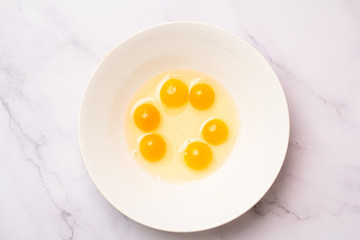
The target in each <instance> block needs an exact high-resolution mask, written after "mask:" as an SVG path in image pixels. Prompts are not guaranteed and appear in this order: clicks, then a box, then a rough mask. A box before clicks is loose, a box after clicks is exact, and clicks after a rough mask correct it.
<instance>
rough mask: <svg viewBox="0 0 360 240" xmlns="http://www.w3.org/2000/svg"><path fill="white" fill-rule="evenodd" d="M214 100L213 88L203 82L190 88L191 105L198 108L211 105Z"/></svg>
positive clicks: (203, 108)
mask: <svg viewBox="0 0 360 240" xmlns="http://www.w3.org/2000/svg"><path fill="white" fill-rule="evenodd" d="M214 100H215V93H214V90H213V89H212V88H211V87H210V86H209V85H207V84H205V83H199V84H196V85H195V86H193V87H192V88H191V90H190V95H189V101H190V103H191V105H192V106H193V107H194V108H196V109H199V110H205V109H208V108H209V107H211V106H212V105H213V103H214Z"/></svg>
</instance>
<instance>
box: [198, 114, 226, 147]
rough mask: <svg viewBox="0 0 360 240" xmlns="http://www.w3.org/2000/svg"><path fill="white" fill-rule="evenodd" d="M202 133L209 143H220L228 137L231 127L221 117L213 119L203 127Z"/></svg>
mask: <svg viewBox="0 0 360 240" xmlns="http://www.w3.org/2000/svg"><path fill="white" fill-rule="evenodd" d="M202 135H203V138H204V139H205V141H207V142H208V143H210V144H213V145H220V144H222V143H224V142H225V141H226V139H227V138H228V135H229V129H228V127H227V125H226V123H225V122H224V121H222V120H220V119H212V120H210V121H208V122H207V123H206V124H205V126H204V127H203V129H202Z"/></svg>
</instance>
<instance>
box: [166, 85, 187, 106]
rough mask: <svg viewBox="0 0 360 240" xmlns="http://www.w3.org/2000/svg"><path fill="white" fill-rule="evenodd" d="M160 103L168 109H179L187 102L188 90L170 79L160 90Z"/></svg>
mask: <svg viewBox="0 0 360 240" xmlns="http://www.w3.org/2000/svg"><path fill="white" fill-rule="evenodd" d="M160 98H161V101H162V102H163V103H164V104H165V105H166V106H168V107H180V106H182V105H184V104H185V103H186V102H187V99H188V88H187V86H186V85H185V83H183V82H182V81H180V80H178V79H170V80H168V81H166V82H165V83H164V85H163V86H162V87H161V90H160Z"/></svg>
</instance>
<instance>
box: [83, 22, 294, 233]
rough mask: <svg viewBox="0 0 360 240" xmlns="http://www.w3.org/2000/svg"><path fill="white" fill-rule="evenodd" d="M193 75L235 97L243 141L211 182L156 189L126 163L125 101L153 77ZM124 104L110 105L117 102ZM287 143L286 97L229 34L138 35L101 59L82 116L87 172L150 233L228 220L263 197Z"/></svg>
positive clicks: (266, 68) (170, 31)
mask: <svg viewBox="0 0 360 240" xmlns="http://www.w3.org/2000/svg"><path fill="white" fill-rule="evenodd" d="M179 68H190V69H195V70H199V71H202V72H205V73H208V74H210V75H211V76H213V77H214V78H215V79H217V80H218V81H221V82H222V83H223V85H224V86H225V87H227V89H228V91H229V92H230V94H232V96H233V98H234V100H235V102H236V105H237V108H238V111H239V117H240V125H241V127H240V135H239V140H238V143H237V145H236V146H235V149H234V152H233V153H232V155H231V157H230V158H229V159H228V160H227V162H226V163H225V164H224V166H223V167H222V168H221V169H220V170H218V171H217V172H215V173H214V174H212V175H211V176H209V177H207V178H205V179H203V180H201V181H198V182H195V183H192V184H185V185H173V184H169V183H164V182H161V181H160V180H157V179H155V178H153V177H152V176H150V175H149V174H148V173H146V172H145V171H144V170H143V169H141V168H140V167H139V166H138V165H137V163H136V162H135V161H134V160H133V159H132V158H131V157H130V154H129V152H128V149H127V146H126V142H125V138H124V134H123V128H124V125H125V124H124V114H125V110H126V107H127V104H128V101H129V99H130V97H131V96H132V94H133V93H134V92H135V91H136V89H137V88H138V87H139V86H140V85H141V84H142V83H143V82H144V81H146V80H147V79H149V78H150V77H151V76H153V75H155V74H157V73H159V72H162V71H164V70H168V69H179ZM115 99H116V101H121V102H123V104H122V105H121V106H120V107H117V108H116V109H115V108H114V101H115ZM288 139H289V115H288V108H287V104H286V99H285V96H284V93H283V90H282V88H281V85H280V83H279V80H278V78H277V76H276V75H275V73H274V71H273V70H272V69H271V67H270V65H269V64H268V63H267V62H266V60H265V59H264V58H263V57H262V56H261V55H260V53H259V52H258V51H256V50H255V49H254V48H253V47H252V46H250V45H249V44H248V43H247V42H245V41H244V40H242V39H241V38H239V37H238V36H236V35H234V34H233V33H231V32H228V31H226V30H223V29H220V28H218V27H215V26H210V25H207V24H201V23H193V22H174V23H167V24H162V25H157V26H154V27H151V28H148V29H145V30H142V31H140V32H138V33H136V34H134V35H132V36H131V37H129V38H127V39H126V40H124V41H123V42H121V43H120V44H118V45H117V46H116V47H115V48H114V49H113V50H111V51H110V53H109V54H107V55H106V57H105V58H104V59H103V60H102V61H101V62H100V64H99V65H98V67H97V68H96V70H95V73H94V74H93V76H92V77H91V79H90V82H89V84H88V86H87V89H86V92H85V95H84V98H83V101H82V104H81V109H80V116H79V141H80V148H81V153H82V156H83V159H84V163H85V165H86V168H87V170H88V172H89V174H90V176H91V178H92V180H93V181H94V183H95V185H96V186H97V188H98V189H99V191H100V192H101V193H102V194H103V195H104V197H105V198H106V199H107V200H108V201H109V202H110V203H111V204H112V205H113V206H114V207H115V208H117V209H118V210H119V211H121V212H122V213H123V214H125V215H126V216H128V217H129V218H131V219H133V220H135V221H137V222H139V223H141V224H144V225H146V226H149V227H152V228H156V229H161V230H166V231H173V232H192V231H200V230H205V229H209V228H213V227H216V226H219V225H222V224H224V223H227V222H229V221H231V220H233V219H234V218H236V217H238V216H240V215H241V214H243V213H245V212H246V211H247V210H249V209H250V208H251V207H252V206H253V205H254V204H255V203H256V202H258V201H259V200H260V199H261V197H262V196H263V195H264V194H265V193H266V192H267V190H268V189H269V188H270V186H271V185H272V183H273V182H274V180H275V178H276V176H277V175H278V173H279V171H280V168H281V166H282V164H283V161H284V157H285V154H286V150H287V146H288Z"/></svg>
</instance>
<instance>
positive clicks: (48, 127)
mask: <svg viewBox="0 0 360 240" xmlns="http://www.w3.org/2000/svg"><path fill="white" fill-rule="evenodd" d="M0 6H1V7H0V239H54V240H56V239H87V240H89V239H107V240H111V239H159V240H161V239H229V240H230V239H257V240H261V239H359V236H360V2H359V1H356V0H348V1H346V0H330V1H325V0H319V1H310V0H305V1H300V0H298V1H295V0H294V1H205V0H202V1H180V0H179V1H165V0H163V1H160V0H158V1H154V0H151V1H124V0H123V1H116V0H113V1H22V0H19V1H15V0H1V1H0ZM175 20H193V21H200V22H206V23H211V24H215V25H218V26H220V27H224V28H226V29H229V30H231V31H233V32H235V33H237V34H238V35H240V36H241V37H243V38H244V39H246V40H247V41H249V42H250V43H251V44H252V45H253V46H255V47H256V48H257V49H258V50H259V51H260V52H261V53H262V54H263V55H264V56H265V57H266V58H267V59H268V61H269V62H270V64H271V65H272V66H273V68H274V70H275V71H276V73H277V74H278V76H279V78H280V81H281V84H282V86H283V88H284V91H285V94H286V97H287V100H288V104H289V109H290V117H291V137H290V143H289V149H288V153H287V156H286V160H285V164H284V166H283V168H282V170H281V173H280V175H279V177H278V178H277V180H276V182H275V184H274V185H273V187H272V188H271V189H270V191H269V192H268V193H267V194H266V196H265V197H264V198H263V199H262V200H261V201H260V202H259V203H258V204H257V205H256V206H254V207H253V208H252V209H251V210H250V211H248V212H247V213H246V214H245V215H243V216H242V217H240V218H238V219H236V220H234V221H232V222H230V223H228V224H226V225H224V226H221V227H218V228H215V229H212V230H208V231H204V232H199V233H189V234H174V233H168V232H161V231H157V230H153V229H150V228H147V227H144V226H142V225H140V224H137V223H135V222H133V221H132V220H129V219H128V218H126V217H124V216H123V215H122V214H121V213H119V212H118V211H117V210H116V209H114V208H113V207H112V206H111V205H110V204H109V203H108V202H107V201H106V200H105V199H104V198H103V197H102V196H101V194H100V193H99V192H98V191H97V189H96V188H95V186H94V185H93V183H92V182H91V180H90V178H89V176H88V174H87V172H86V170H85V168H84V165H83V163H82V160H81V156H80V152H79V147H78V140H77V114H78V110H79V104H80V99H81V97H82V94H83V91H84V89H85V86H86V83H87V81H88V79H89V77H90V75H91V74H92V72H93V70H94V68H95V66H96V65H97V63H98V62H99V60H100V59H101V58H102V57H103V56H104V55H105V54H106V53H107V52H108V51H109V50H110V49H111V48H112V47H113V46H114V45H115V44H117V43H118V42H119V41H121V40H122V39H124V38H125V37H126V36H128V35H129V34H131V33H134V32H136V31H137V30H140V29H142V28H145V27H148V26H151V25H153V24H157V23H162V22H168V21H175Z"/></svg>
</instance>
